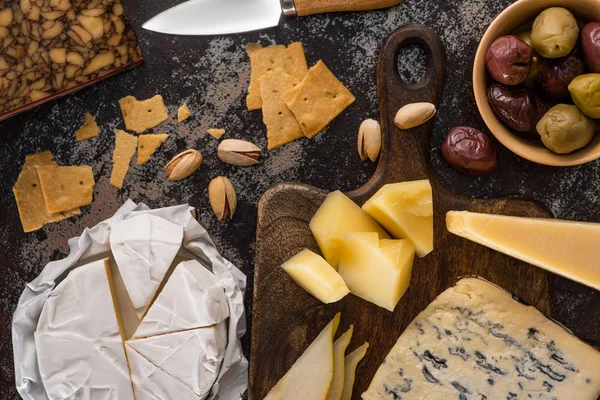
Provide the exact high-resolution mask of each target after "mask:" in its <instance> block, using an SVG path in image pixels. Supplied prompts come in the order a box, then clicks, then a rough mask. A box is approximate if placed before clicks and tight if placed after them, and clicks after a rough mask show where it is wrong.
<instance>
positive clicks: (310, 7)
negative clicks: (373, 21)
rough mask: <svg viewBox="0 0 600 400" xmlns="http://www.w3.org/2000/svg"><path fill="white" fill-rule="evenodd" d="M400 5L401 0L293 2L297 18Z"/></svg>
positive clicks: (298, 0) (316, 0) (300, 0)
mask: <svg viewBox="0 0 600 400" xmlns="http://www.w3.org/2000/svg"><path fill="white" fill-rule="evenodd" d="M400 3H402V0H294V6H295V8H296V14H297V15H299V16H305V15H313V14H323V13H329V12H338V11H363V10H375V9H378V8H388V7H391V6H395V5H396V4H400Z"/></svg>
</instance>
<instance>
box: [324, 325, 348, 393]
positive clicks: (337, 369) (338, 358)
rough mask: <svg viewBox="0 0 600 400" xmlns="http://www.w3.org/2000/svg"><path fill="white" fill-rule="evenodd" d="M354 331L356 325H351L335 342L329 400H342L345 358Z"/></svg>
mask: <svg viewBox="0 0 600 400" xmlns="http://www.w3.org/2000/svg"><path fill="white" fill-rule="evenodd" d="M353 333H354V326H352V325H350V329H348V330H347V331H346V332H345V333H344V334H343V335H342V336H340V337H339V338H338V340H336V341H335V342H333V379H332V381H331V388H330V389H329V393H328V394H327V400H340V398H341V397H342V391H343V390H344V375H345V369H344V358H345V355H346V349H347V348H348V345H349V344H350V340H352V334H353Z"/></svg>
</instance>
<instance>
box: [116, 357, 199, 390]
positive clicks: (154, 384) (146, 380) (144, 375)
mask: <svg viewBox="0 0 600 400" xmlns="http://www.w3.org/2000/svg"><path fill="white" fill-rule="evenodd" d="M126 347H127V358H128V359H129V365H130V366H131V376H132V380H133V388H134V390H135V398H136V400H170V399H173V400H201V399H202V398H201V397H200V396H198V395H197V394H196V393H194V392H192V391H191V390H189V389H188V388H187V387H185V385H182V384H181V383H180V382H178V381H177V380H176V379H175V378H173V377H171V376H170V375H168V374H166V373H164V372H163V371H162V370H161V369H160V368H158V367H157V366H155V365H154V364H152V363H151V362H150V361H148V360H147V359H146V358H144V357H143V356H142V355H141V354H140V353H138V352H137V351H135V350H133V349H132V348H131V346H129V345H128V346H126ZM119 400H120V398H119Z"/></svg>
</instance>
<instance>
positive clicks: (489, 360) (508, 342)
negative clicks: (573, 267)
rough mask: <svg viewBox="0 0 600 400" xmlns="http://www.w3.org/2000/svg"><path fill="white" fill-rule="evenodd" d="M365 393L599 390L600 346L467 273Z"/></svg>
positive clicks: (540, 395) (501, 394) (554, 399)
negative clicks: (467, 276) (599, 350)
mask: <svg viewBox="0 0 600 400" xmlns="http://www.w3.org/2000/svg"><path fill="white" fill-rule="evenodd" d="M362 398H363V399H364V400H374V399H386V400H387V399H389V400H404V399H427V400H438V399H439V400H448V399H458V400H470V399H477V400H492V399H502V400H504V399H508V400H510V399H515V400H516V399H547V400H560V399H565V400H567V399H568V400H571V399H577V400H597V399H599V398H600V352H598V351H597V350H595V349H594V348H593V347H591V346H589V345H587V344H586V343H584V342H582V341H580V340H579V339H577V338H576V337H575V336H573V335H572V334H570V333H569V332H567V331H566V330H565V329H563V328H562V327H560V326H559V325H557V324H556V323H554V322H552V321H550V320H549V319H547V318H546V317H544V315H542V314H541V313H540V312H539V311H538V310H536V309H535V308H533V307H528V306H525V305H523V304H520V303H518V302H516V301H515V300H513V298H512V297H511V296H510V295H509V294H507V293H506V292H504V291H502V290H501V289H499V288H498V287H496V286H494V285H492V284H490V283H488V282H486V281H483V280H481V279H474V278H467V279H463V280H461V281H459V282H458V284H457V285H456V286H455V287H453V288H450V289H448V290H447V291H445V292H444V293H442V294H441V295H440V296H439V297H438V298H437V299H436V300H435V301H434V302H433V303H431V304H430V305H429V307H428V308H427V309H425V311H423V312H422V313H421V314H419V315H418V316H417V318H416V319H415V320H414V321H413V322H412V323H411V325H410V326H409V327H408V328H407V329H406V331H405V332H404V333H403V334H402V336H400V338H399V339H398V341H397V343H396V345H395V346H394V348H393V349H392V350H391V351H390V353H389V354H388V355H387V357H386V358H385V360H384V361H383V364H382V365H381V367H380V368H379V370H378V371H377V373H376V374H375V377H374V378H373V381H372V382H371V385H370V387H369V389H368V390H367V391H366V392H365V393H363V395H362Z"/></svg>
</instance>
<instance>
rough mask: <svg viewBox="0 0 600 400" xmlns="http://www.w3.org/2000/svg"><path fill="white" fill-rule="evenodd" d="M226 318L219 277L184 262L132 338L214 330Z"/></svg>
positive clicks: (225, 300) (225, 303)
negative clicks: (201, 329) (184, 331)
mask: <svg viewBox="0 0 600 400" xmlns="http://www.w3.org/2000/svg"><path fill="white" fill-rule="evenodd" d="M227 317H229V305H228V303H227V296H225V290H224V289H223V286H222V285H221V283H220V282H219V280H218V279H217V277H216V276H215V275H213V274H212V272H210V271H209V270H208V269H206V268H205V267H204V266H203V265H202V264H200V263H199V262H198V261H196V260H190V261H184V262H182V263H180V264H179V265H177V267H176V268H175V271H173V274H172V275H171V277H170V278H169V280H168V281H167V283H166V284H165V286H164V288H163V289H162V291H161V292H160V294H159V295H158V297H157V298H156V300H155V301H154V303H153V304H152V306H151V307H150V309H149V310H148V313H147V314H146V316H145V317H144V319H143V320H142V322H141V324H140V325H139V326H138V328H137V330H136V331H135V333H134V335H133V338H134V339H137V338H144V337H149V336H155V335H162V334H165V333H170V332H178V331H183V330H189V329H195V328H202V327H205V326H211V325H215V324H218V323H219V322H222V321H224V320H225V319H226V318H227Z"/></svg>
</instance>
